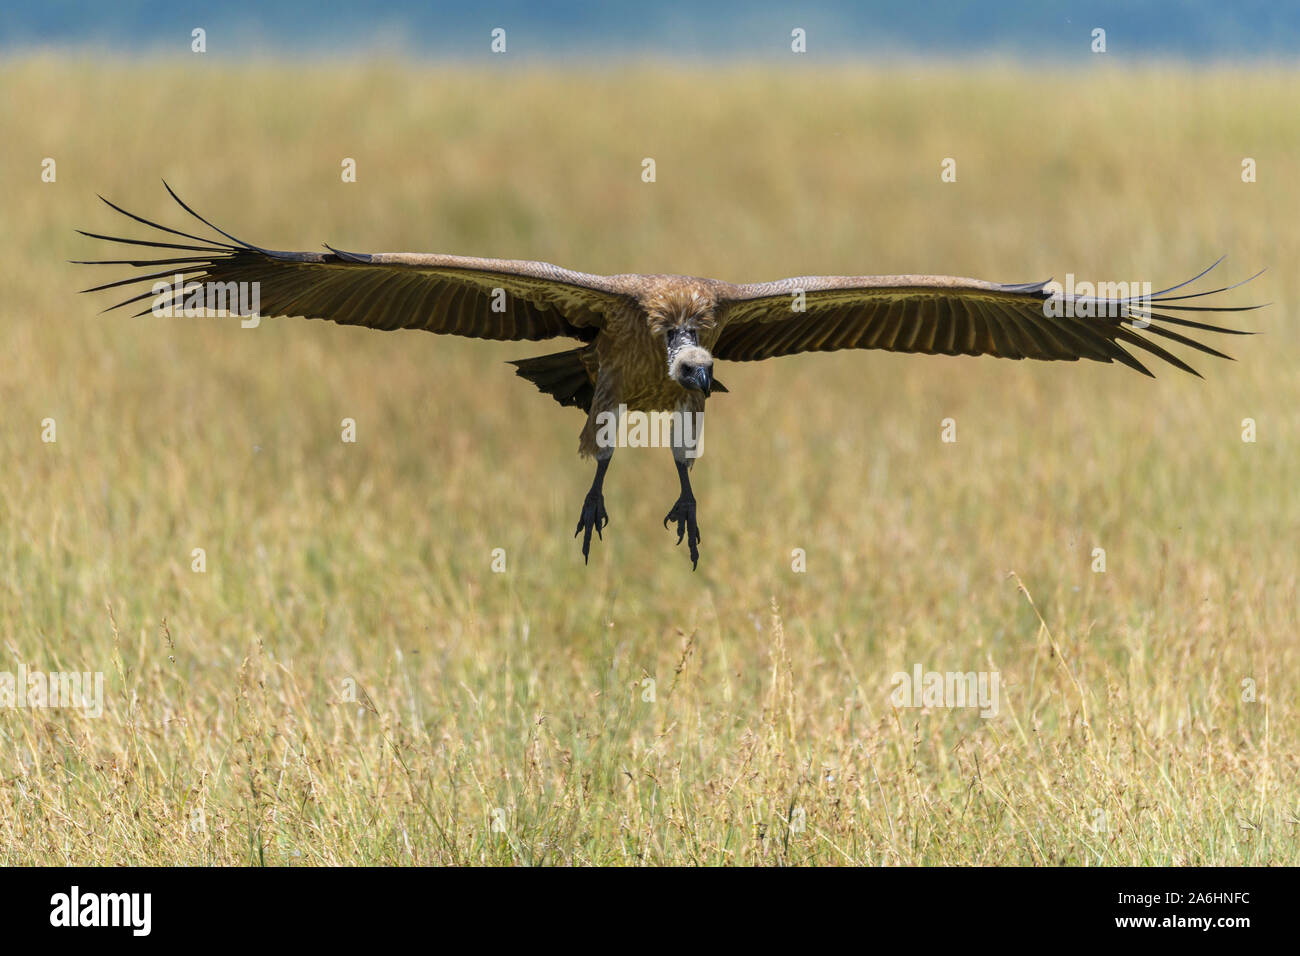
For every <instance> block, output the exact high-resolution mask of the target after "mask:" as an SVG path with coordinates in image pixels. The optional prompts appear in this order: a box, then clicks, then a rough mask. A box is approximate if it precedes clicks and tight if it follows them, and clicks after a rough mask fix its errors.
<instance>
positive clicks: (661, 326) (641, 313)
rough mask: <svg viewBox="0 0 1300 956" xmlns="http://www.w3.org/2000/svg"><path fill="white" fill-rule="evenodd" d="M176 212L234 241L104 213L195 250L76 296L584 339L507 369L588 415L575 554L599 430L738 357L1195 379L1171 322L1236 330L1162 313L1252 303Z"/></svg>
mask: <svg viewBox="0 0 1300 956" xmlns="http://www.w3.org/2000/svg"><path fill="white" fill-rule="evenodd" d="M168 191H169V192H170V188H169V190H168ZM172 196H173V197H174V198H175V193H172ZM106 201H107V200H106ZM176 201H177V202H178V203H180V205H181V206H182V207H183V208H185V209H186V211H188V212H190V213H191V214H192V215H194V216H195V217H196V218H198V219H199V220H200V221H202V222H203V223H205V224H206V225H207V226H209V227H210V228H212V229H214V230H216V231H217V232H218V233H220V234H221V235H222V236H223V237H225V240H229V241H224V240H217V239H211V238H206V237H201V236H196V235H192V234H190V233H186V232H181V231H179V230H176V229H171V228H169V227H166V226H161V225H159V224H157V223H154V222H150V221H149V220H146V219H142V218H140V217H138V216H134V215H132V214H131V213H128V212H126V211H125V210H123V209H121V208H120V207H118V206H114V205H113V204H112V203H109V205H110V206H113V208H114V209H116V210H118V211H119V212H121V213H123V214H124V215H126V216H129V217H130V218H131V219H134V220H136V221H137V222H139V223H142V224H144V225H146V226H149V227H150V228H152V229H157V230H161V231H163V232H165V233H168V234H169V235H171V236H178V237H181V238H183V239H186V240H192V242H185V243H177V242H172V241H167V242H163V241H160V240H159V239H157V238H152V239H123V238H118V237H114V236H104V235H98V234H94V233H84V235H87V236H90V237H91V238H96V239H105V240H108V241H111V242H118V243H125V244H128V245H133V246H143V247H146V248H149V249H154V250H159V249H160V250H167V252H166V253H165V254H163V255H162V256H156V257H155V258H148V259H115V260H95V261H94V263H91V264H111V265H130V266H136V267H142V268H147V269H150V270H153V269H155V268H160V267H165V268H161V271H149V272H147V273H145V274H141V275H136V276H132V277H130V278H128V279H122V280H118V281H114V282H109V283H106V284H104V285H99V286H96V287H94V289H88V290H86V291H98V290H100V289H107V288H114V287H118V286H126V285H130V284H131V283H136V282H148V283H150V284H151V285H150V287H149V289H147V290H146V291H144V292H142V293H140V294H138V295H135V296H132V297H131V298H128V299H127V300H126V301H125V302H121V303H118V305H116V306H113V308H118V307H120V306H123V305H127V304H130V303H133V302H141V301H143V300H146V299H152V303H151V305H150V306H149V307H147V308H145V309H144V310H142V312H141V313H140V314H144V313H146V312H149V311H151V310H154V309H157V308H159V307H160V306H161V307H165V306H168V305H170V306H173V307H182V304H183V302H184V300H185V299H186V297H187V296H188V294H189V293H190V290H191V289H193V288H195V285H194V284H196V283H197V284H199V287H200V288H201V287H203V286H207V287H214V286H215V287H219V288H220V289H222V290H223V294H224V290H225V289H227V288H230V289H234V288H236V287H237V286H239V285H251V286H252V287H253V288H254V289H256V290H257V293H258V294H257V296H256V298H257V301H258V309H257V312H258V314H259V315H260V316H281V315H286V316H289V315H297V316H305V317H307V318H319V319H330V320H332V321H335V322H339V323H342V324H345V325H362V326H367V327H369V328H375V329H384V330H393V329H424V330H426V331H430V332H437V333H445V334H453V335H466V336H471V337H475V338H483V339H496V340H539V339H551V338H568V339H572V340H577V342H578V343H580V344H579V345H578V346H577V347H576V348H569V349H566V350H564V351H560V352H556V353H554V354H550V355H543V356H540V357H537V358H530V359H521V360H519V361H516V362H515V363H514V365H515V366H516V370H517V372H518V374H519V375H521V376H523V377H524V378H526V379H528V380H529V381H531V382H532V383H533V384H535V385H536V386H537V387H538V388H539V389H541V390H542V391H543V392H545V393H547V394H549V395H551V396H553V397H554V398H555V399H556V400H557V401H558V402H560V403H561V404H562V405H566V406H567V405H573V406H576V407H578V408H580V409H582V410H583V411H585V412H586V413H587V422H586V425H585V426H584V427H583V430H582V432H581V435H580V438H579V450H580V451H581V452H582V454H584V455H588V456H592V457H594V458H595V459H596V478H595V481H594V482H593V483H592V487H591V490H590V491H589V492H588V494H587V497H586V500H585V501H584V504H583V509H582V514H581V517H580V518H579V521H578V528H577V533H582V534H583V544H582V553H583V557H584V560H585V559H586V557H587V554H588V550H589V547H590V543H591V533H592V531H593V530H594V531H595V532H596V534H597V536H599V535H600V533H601V530H602V528H603V527H604V525H605V524H606V523H607V522H608V520H609V519H608V517H607V515H606V513H605V506H604V495H603V486H604V478H605V472H606V470H607V468H608V467H609V462H610V459H611V457H612V455H613V452H614V446H613V444H611V443H610V441H609V439H608V435H609V434H610V430H609V429H607V428H604V427H603V426H604V425H607V424H608V422H609V420H610V416H614V417H615V418H617V416H619V415H621V414H626V413H627V412H637V413H641V412H670V413H681V415H682V416H691V417H692V421H695V422H699V421H701V420H702V416H703V412H704V407H705V403H706V402H707V400H708V398H709V395H710V394H711V393H712V392H714V391H726V389H725V388H723V387H722V386H721V384H720V383H718V382H717V381H716V380H715V379H714V377H713V366H714V361H715V360H717V359H721V360H730V361H741V362H743V361H753V360H757V359H765V358H772V357H775V356H779V355H789V354H794V353H798V352H813V351H833V350H838V349H864V348H869V349H885V350H888V351H895V352H920V353H925V354H930V355H939V354H941V355H993V356H998V357H1002V358H1016V359H1021V358H1033V359H1044V360H1061V361H1075V360H1078V359H1081V358H1086V359H1092V360H1095V361H1099V362H1119V363H1122V364H1124V365H1127V366H1129V367H1130V368H1132V369H1135V370H1137V371H1139V372H1142V373H1143V374H1146V375H1150V374H1151V373H1150V371H1149V370H1148V369H1147V368H1146V366H1145V365H1143V364H1142V363H1141V362H1140V361H1139V360H1138V359H1137V358H1135V357H1134V355H1133V354H1132V353H1131V352H1130V351H1129V349H1138V350H1141V351H1143V352H1146V353H1147V354H1149V355H1152V356H1155V357H1156V358H1158V359H1160V360H1162V361H1164V362H1167V363H1169V364H1171V365H1173V366H1175V367H1176V368H1179V369H1182V370H1183V371H1187V372H1191V373H1192V374H1196V372H1195V371H1194V370H1193V369H1192V368H1191V367H1190V366H1188V365H1187V364H1186V363H1185V362H1184V361H1183V360H1182V359H1180V358H1178V357H1177V356H1175V355H1174V354H1172V353H1171V352H1169V351H1168V350H1167V349H1166V348H1164V346H1163V345H1162V344H1161V342H1162V341H1163V342H1171V343H1176V344H1178V345H1181V346H1184V347H1187V348H1192V349H1195V350H1198V351H1200V352H1204V353H1206V354H1209V355H1213V356H1217V357H1220V358H1227V357H1228V356H1226V355H1224V354H1223V353H1222V352H1220V351H1218V350H1216V349H1214V348H1211V347H1210V346H1208V345H1206V344H1204V343H1203V342H1200V341H1197V340H1196V339H1193V338H1191V337H1189V336H1188V335H1187V334H1184V332H1181V331H1179V329H1180V328H1182V329H1186V330H1192V331H1201V332H1216V333H1233V334H1240V332H1239V330H1236V329H1229V328H1224V327H1222V326H1218V325H1212V324H1209V323H1205V322H1200V321H1194V320H1192V319H1188V318H1183V317H1175V316H1172V315H1170V314H1169V313H1170V312H1175V311H1177V312H1237V311H1244V310H1246V309H1248V308H1255V307H1253V306H1221V305H1213V306H1210V305H1203V304H1197V305H1189V304H1187V303H1188V301H1189V300H1202V299H1203V298H1204V297H1205V296H1210V295H1214V294H1217V293H1220V292H1225V291H1227V290H1228V289H1230V288H1235V286H1228V287H1225V288H1221V289H1213V290H1209V291H1206V292H1200V293H1189V294H1183V295H1171V294H1170V293H1173V292H1175V291H1177V290H1178V289H1181V288H1183V287H1184V286H1186V285H1188V283H1187V282H1185V283H1182V284H1181V285H1179V286H1174V287H1172V288H1169V289H1165V290H1163V291H1160V292H1156V293H1151V294H1149V295H1146V296H1142V297H1137V296H1123V297H1118V298H1115V297H1112V298H1093V297H1088V296H1062V295H1061V294H1060V293H1059V292H1054V291H1053V290H1051V289H1049V287H1048V284H1047V283H1028V284H1021V285H1002V284H998V283H993V282H983V281H980V280H977V279H965V278H958V277H953V276H805V277H799V278H793V279H782V280H779V281H777V282H767V283H759V284H753V285H733V284H731V283H728V282H721V281H719V280H716V279H704V278H695V277H692V276H673V275H640V274H632V275H617V276H599V275H591V274H588V273H582V272H573V271H571V270H568V269H562V268H560V267H558V266H554V265H551V264H549V263H544V262H534V261H527V260H510V259H477V258H468V257H463V256H450V255H426V254H418V253H377V254H373V255H367V254H361V253H351V252H343V251H341V250H337V249H333V248H330V247H328V246H327V247H326V249H327V250H328V251H327V252H279V251H275V250H270V249H263V248H261V247H258V246H253V245H250V244H249V243H246V242H243V241H241V240H238V239H235V238H234V237H233V236H231V235H230V234H228V233H226V232H224V231H223V230H221V229H219V228H218V227H216V226H214V225H212V224H211V223H209V222H208V221H207V220H206V219H203V218H202V217H201V216H198V214H197V213H194V211H193V210H191V209H190V208H189V207H188V206H186V205H185V204H184V203H183V202H181V201H180V199H179V198H176ZM195 243H197V244H195ZM1208 271H1209V270H1208V269H1207V270H1206V272H1208ZM1204 274H1205V273H1201V276H1203V275H1204ZM1201 276H1196V277H1195V279H1199V278H1200V277H1201ZM1252 278H1253V276H1252ZM178 279H179V280H181V281H177V280H178ZM1195 279H1192V280H1189V282H1192V281H1195ZM1247 281H1248V280H1247ZM231 284H235V285H231ZM1238 284H1240V283H1238ZM1126 346H1127V347H1128V348H1126ZM672 444H673V453H674V458H675V460H676V464H677V472H678V476H679V478H680V481H681V497H679V499H678V501H677V503H676V504H675V505H674V506H673V509H672V510H671V511H670V512H669V513H668V516H667V517H666V518H665V519H664V523H665V525H666V524H667V523H668V522H669V521H673V522H676V524H677V532H678V539H677V540H678V543H680V542H681V541H682V539H683V537H685V538H686V539H687V542H688V546H689V549H690V554H691V562H692V566H694V565H695V563H696V561H697V560H698V549H697V545H698V542H699V530H698V527H697V524H696V518H695V499H694V496H693V495H692V493H691V488H690V481H689V477H688V473H689V470H690V466H691V464H692V463H693V461H694V457H695V455H696V453H697V452H698V444H699V433H698V427H697V428H695V429H690V428H675V429H674V431H673V441H672Z"/></svg>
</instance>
